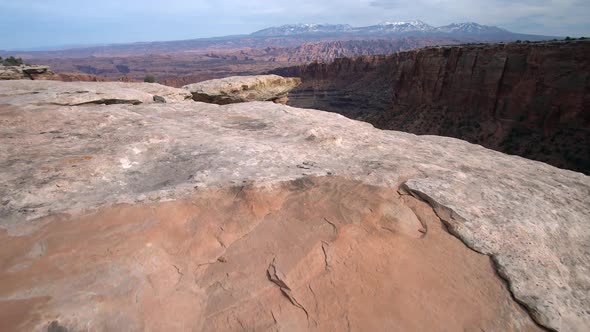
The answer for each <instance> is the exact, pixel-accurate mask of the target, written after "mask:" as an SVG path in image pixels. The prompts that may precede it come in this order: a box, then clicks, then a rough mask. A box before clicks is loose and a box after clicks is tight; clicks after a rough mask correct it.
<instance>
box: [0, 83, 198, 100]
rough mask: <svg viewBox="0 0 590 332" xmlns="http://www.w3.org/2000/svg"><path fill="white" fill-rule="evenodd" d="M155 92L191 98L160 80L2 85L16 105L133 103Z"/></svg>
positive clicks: (168, 97) (4, 95)
mask: <svg viewBox="0 0 590 332" xmlns="http://www.w3.org/2000/svg"><path fill="white" fill-rule="evenodd" d="M154 96H160V97H162V98H164V99H165V100H166V102H178V101H183V100H187V99H191V97H192V95H191V94H190V93H189V92H188V91H186V90H183V89H176V88H171V87H168V86H164V85H160V84H156V83H123V82H100V83H99V82H64V83H54V82H51V81H32V82H31V81H23V80H20V81H14V82H10V84H3V85H0V97H2V98H3V101H4V102H6V103H10V104H14V105H23V106H24V105H29V104H36V105H41V104H47V105H62V106H77V105H86V104H106V105H110V104H133V105H138V104H142V103H153V102H154Z"/></svg>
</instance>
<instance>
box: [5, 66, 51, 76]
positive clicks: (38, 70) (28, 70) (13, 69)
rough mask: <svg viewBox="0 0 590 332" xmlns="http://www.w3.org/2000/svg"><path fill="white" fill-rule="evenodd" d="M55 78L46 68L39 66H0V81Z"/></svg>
mask: <svg viewBox="0 0 590 332" xmlns="http://www.w3.org/2000/svg"><path fill="white" fill-rule="evenodd" d="M54 76H56V75H55V73H54V72H52V71H51V70H50V69H49V67H48V66H41V65H20V66H3V65H0V80H23V79H25V80H26V79H29V80H33V79H48V78H49V79H51V78H52V77H54Z"/></svg>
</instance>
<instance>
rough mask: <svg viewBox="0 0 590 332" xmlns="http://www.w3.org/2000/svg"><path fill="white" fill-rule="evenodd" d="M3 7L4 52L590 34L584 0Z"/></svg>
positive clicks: (177, 0) (66, 2) (176, 0)
mask: <svg viewBox="0 0 590 332" xmlns="http://www.w3.org/2000/svg"><path fill="white" fill-rule="evenodd" d="M0 7H1V8H2V11H0V29H2V31H15V32H14V33H3V34H1V35H0V49H1V50H25V49H34V48H37V49H40V48H52V47H65V46H70V47H71V46H83V45H97V44H115V43H133V42H149V41H167V40H183V39H195V38H209V37H221V36H226V35H238V34H248V33H251V32H254V31H257V30H260V29H264V28H267V27H271V26H278V25H283V24H296V23H324V24H339V23H341V24H350V25H352V26H367V25H373V24H377V23H378V22H382V21H412V20H422V21H424V22H426V23H428V24H430V25H433V26H442V25H446V24H450V23H460V22H477V23H480V24H485V25H494V26H498V27H501V28H505V29H508V30H510V31H513V32H518V33H525V34H537V35H548V36H572V37H580V36H588V35H590V23H589V22H590V2H586V1H582V0H540V1H535V0H517V1H509V0H491V1H484V0H474V1H468V0H456V1H450V0H415V1H412V2H411V3H408V2H403V1H400V0H371V1H368V0H366V1H353V0H343V1H335V0H324V1H322V2H321V3H316V2H314V1H309V0H305V1H298V2H295V3H294V2H290V3H285V2H279V1H250V2H248V3H244V2H240V1H236V0H221V1H217V2H216V3H214V4H213V3H211V2H206V1H197V0H195V1H187V0H168V1H166V2H163V1H153V0H152V1H149V0H147V1H139V0H130V1H126V2H124V3H119V2H118V1H114V0H104V1H102V2H100V3H94V2H92V3H91V2H89V1H74V0H55V1H51V3H48V2H47V1H39V0H32V1H31V0H29V1H19V2H15V1H12V2H8V1H4V0H2V1H0ZM16 29H18V30H16Z"/></svg>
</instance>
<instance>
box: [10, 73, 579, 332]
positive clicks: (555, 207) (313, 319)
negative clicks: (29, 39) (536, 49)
mask: <svg viewBox="0 0 590 332" xmlns="http://www.w3.org/2000/svg"><path fill="white" fill-rule="evenodd" d="M25 83H26V84H25ZM43 83H45V82H43ZM35 84H41V83H40V82H36V81H33V82H31V81H28V82H25V81H3V82H0V122H1V123H2V127H1V129H0V135H1V137H2V139H1V140H0V169H1V170H2V171H1V172H0V184H1V185H0V197H2V200H1V201H0V315H2V314H4V315H3V316H2V317H3V323H2V324H3V327H6V329H7V330H15V331H18V330H23V331H28V330H44V329H47V328H49V327H51V328H52V329H54V330H55V329H58V328H59V329H61V328H63V329H68V330H81V329H97V330H126V331H140V330H145V329H151V330H182V329H188V330H197V331H199V330H244V329H245V330H254V329H257V330H274V329H278V330H307V329H309V330H346V329H350V330H384V331H386V330H396V329H398V330H415V331H421V330H440V329H448V330H453V331H456V330H473V331H475V330H486V331H488V330H496V331H506V330H512V331H537V330H540V329H541V328H542V327H546V328H548V329H553V330H558V331H585V330H587V328H588V326H590V314H589V313H588V312H587V308H589V307H590V296H589V293H588V291H587V290H588V289H589V288H590V280H589V279H588V278H587V275H588V271H589V270H590V259H589V257H588V252H587V245H588V243H590V177H588V176H585V175H583V174H581V173H576V172H572V171H567V170H562V169H558V168H555V167H553V166H550V165H547V164H544V163H540V162H536V161H531V160H526V159H523V158H520V157H515V156H510V155H506V154H502V153H499V152H495V151H491V150H488V149H485V148H483V147H481V146H478V145H474V144H470V143H467V142H464V141H461V140H458V139H453V138H446V137H438V136H416V135H413V134H408V133H403V132H396V131H387V130H379V129H375V128H373V127H372V126H371V125H369V124H367V123H363V122H358V121H354V120H350V119H347V118H345V117H343V116H341V115H338V114H334V113H328V112H321V111H317V110H312V109H298V108H293V107H289V106H285V105H278V104H273V103H269V102H252V103H242V104H232V105H222V106H220V105H214V104H205V103H195V102H193V101H190V100H187V101H182V100H177V101H176V102H175V101H174V98H171V96H177V98H179V99H182V98H180V97H181V96H182V94H180V93H179V92H176V90H168V91H169V93H168V94H165V93H162V91H161V90H162V89H163V88H161V87H158V85H157V84H123V83H94V84H92V85H80V84H78V83H76V84H71V83H70V84H69V83H64V82H47V83H45V84H46V85H37V86H36V88H35ZM44 89H45V90H48V91H45V90H44ZM91 89H92V91H93V93H94V94H96V95H99V94H100V95H101V97H102V98H104V99H107V100H109V99H110V100H114V99H120V98H121V96H122V94H123V93H124V95H128V96H132V98H134V99H135V98H138V99H139V97H135V96H144V94H148V95H149V96H150V100H151V101H152V102H151V103H147V102H144V103H143V104H140V105H130V104H126V105H121V104H113V105H94V104H88V103H84V106H79V103H78V101H80V100H81V99H80V100H78V101H76V102H73V99H68V97H64V96H67V95H68V93H69V94H70V95H76V94H78V92H77V91H82V90H85V91H89V90H91ZM156 91H157V92H158V93H157V95H160V96H166V99H167V100H168V103H165V104H159V103H153V94H155V92H156ZM58 93H59V98H58V96H57V94H58ZM185 93H186V92H185ZM63 98H65V99H63ZM48 100H53V101H60V100H61V103H62V104H64V105H67V106H63V105H58V104H59V102H58V103H55V102H50V103H48V102H47V101H48ZM76 105H78V106H76ZM521 305H522V306H521ZM537 324H540V325H541V326H538V325H537Z"/></svg>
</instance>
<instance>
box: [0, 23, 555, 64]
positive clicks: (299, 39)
mask: <svg viewBox="0 0 590 332" xmlns="http://www.w3.org/2000/svg"><path fill="white" fill-rule="evenodd" d="M400 37H417V38H442V39H454V40H456V41H457V42H462V43H470V42H509V41H516V40H519V39H520V40H530V41H538V40H547V39H554V38H559V37H555V36H541V35H528V34H520V33H515V32H511V31H508V30H505V29H502V28H499V27H495V26H488V25H481V24H478V23H474V22H468V23H452V24H449V25H445V26H440V27H434V26H431V25H429V24H427V23H424V22H422V21H420V20H414V21H408V22H382V23H379V24H376V25H370V26H366V27H353V26H351V25H348V24H310V23H307V24H289V25H283V26H278V27H270V28H266V29H263V30H259V31H256V32H253V33H251V34H244V35H234V36H223V37H214V38H198V39H188V40H176V41H155V42H140V43H128V44H110V45H93V46H80V47H76V48H72V47H70V48H64V49H60V50H56V49H46V50H38V51H20V52H19V51H11V52H8V51H0V56H4V55H13V54H15V53H16V54H20V55H23V57H26V58H30V57H35V58H38V57H49V58H52V57H86V56H100V57H104V56H133V55H141V54H171V53H178V52H186V51H195V50H205V49H233V50H235V49H243V48H254V49H263V48H266V47H297V46H299V45H301V44H303V43H310V42H332V41H349V40H369V39H375V38H378V39H387V38H400ZM27 55H30V56H27Z"/></svg>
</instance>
